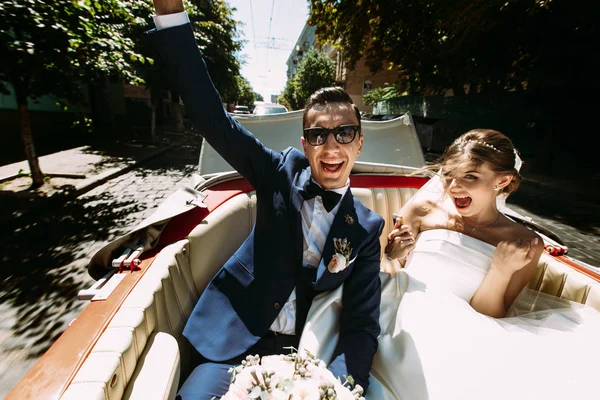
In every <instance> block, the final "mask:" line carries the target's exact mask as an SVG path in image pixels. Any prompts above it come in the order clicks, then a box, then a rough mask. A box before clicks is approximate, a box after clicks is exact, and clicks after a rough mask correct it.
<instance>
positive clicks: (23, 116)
mask: <svg viewBox="0 0 600 400" xmlns="http://www.w3.org/2000/svg"><path fill="white" fill-rule="evenodd" d="M15 92H16V93H15V94H16V98H17V104H18V106H19V134H20V135H21V140H22V141H23V147H24V150H25V156H26V157H27V161H28V162H29V169H30V170H31V179H32V180H33V183H32V184H31V188H32V189H36V188H38V187H40V186H42V185H43V184H44V174H42V170H41V169H40V163H39V161H38V157H37V154H36V153H35V145H34V143H33V136H32V135H31V114H30V113H29V106H28V105H27V96H24V95H23V94H22V93H20V92H19V90H18V89H17V88H16V86H15Z"/></svg>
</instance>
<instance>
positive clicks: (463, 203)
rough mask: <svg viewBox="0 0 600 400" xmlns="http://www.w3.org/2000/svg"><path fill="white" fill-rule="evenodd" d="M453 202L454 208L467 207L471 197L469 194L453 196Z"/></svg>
mask: <svg viewBox="0 0 600 400" xmlns="http://www.w3.org/2000/svg"><path fill="white" fill-rule="evenodd" d="M454 204H455V205H456V208H467V207H469V204H471V198H470V197H469V196H455V197H454Z"/></svg>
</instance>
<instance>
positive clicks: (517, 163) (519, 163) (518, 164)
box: [456, 139, 523, 172]
mask: <svg viewBox="0 0 600 400" xmlns="http://www.w3.org/2000/svg"><path fill="white" fill-rule="evenodd" d="M460 143H464V144H467V143H475V144H478V145H481V146H486V147H489V148H490V149H492V150H494V151H497V152H498V153H501V151H500V150H498V149H497V148H496V147H495V146H494V145H491V144H489V143H487V142H484V141H483V140H475V139H470V140H459V141H458V142H456V144H460ZM513 153H515V165H514V166H513V168H514V169H515V170H516V171H517V172H519V171H520V170H521V166H522V165H523V160H521V157H519V154H517V149H515V148H513Z"/></svg>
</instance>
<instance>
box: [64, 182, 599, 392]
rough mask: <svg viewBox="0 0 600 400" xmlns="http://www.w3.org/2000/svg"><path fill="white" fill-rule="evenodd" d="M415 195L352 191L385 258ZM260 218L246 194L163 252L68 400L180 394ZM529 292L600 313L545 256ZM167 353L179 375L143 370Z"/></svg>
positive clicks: (592, 294) (575, 277)
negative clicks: (208, 305)
mask: <svg viewBox="0 0 600 400" xmlns="http://www.w3.org/2000/svg"><path fill="white" fill-rule="evenodd" d="M415 192H416V189H396V188H374V189H364V188H352V193H353V194H354V195H355V196H356V197H357V198H358V199H359V200H360V201H361V202H362V203H363V204H364V205H365V206H366V207H368V208H370V209H371V210H373V211H374V212H376V213H377V214H379V215H381V216H382V217H383V218H384V220H385V228H384V230H383V232H382V234H381V237H380V242H381V249H382V255H383V249H384V248H385V245H386V244H387V239H386V238H387V235H388V234H389V232H390V231H391V230H392V228H393V222H392V214H393V213H395V212H398V211H399V210H400V209H401V208H402V207H403V206H404V205H405V204H406V203H407V202H408V201H409V199H410V198H411V197H412V196H413V194H414V193H415ZM255 218H256V195H255V193H254V192H251V193H247V194H240V195H237V196H235V197H234V198H232V199H231V200H229V201H228V202H227V203H225V204H223V205H222V206H220V207H218V208H217V209H216V210H214V211H213V212H212V213H211V214H210V215H208V216H207V217H206V219H205V220H204V221H202V222H201V223H200V224H198V226H197V227H196V228H195V229H194V230H193V231H192V232H191V233H190V234H189V235H188V237H187V238H186V239H184V240H181V241H179V242H176V243H173V244H171V245H169V246H167V247H165V248H164V249H162V250H161V252H160V253H159V254H158V255H157V257H156V258H155V260H154V262H153V263H152V266H151V268H150V269H149V270H148V271H147V272H146V274H145V275H144V276H143V277H142V279H141V280H140V282H139V283H138V284H137V286H136V287H135V288H133V290H132V292H131V294H130V295H129V296H128V298H127V299H126V300H125V302H124V303H123V305H122V307H121V308H120V309H119V310H118V312H117V313H116V315H115V317H114V318H113V320H112V321H111V322H110V324H109V326H108V328H107V329H106V331H105V332H104V333H103V334H102V336H101V337H100V340H99V341H98V342H97V344H96V345H95V347H94V348H93V349H92V352H91V354H90V355H89V357H88V358H87V359H86V361H85V362H84V364H83V366H82V368H81V370H80V371H79V372H78V373H77V375H76V376H75V378H74V380H73V383H72V385H71V387H69V388H68V390H67V392H66V393H65V396H63V399H71V398H78V394H80V393H82V390H83V391H85V392H86V396H85V398H90V399H95V398H102V399H121V398H122V397H123V396H124V395H125V396H126V397H128V398H138V397H139V396H140V394H139V393H143V395H141V396H142V397H143V398H150V397H145V396H149V394H147V393H150V392H147V391H146V390H145V388H144V387H142V386H139V382H138V381H145V380H146V379H150V380H152V376H153V375H155V374H158V375H160V376H161V377H168V379H166V380H163V381H161V382H163V383H162V384H160V385H158V386H160V387H161V388H162V389H158V388H157V386H156V385H155V386H152V387H153V388H154V389H153V390H152V391H151V392H152V393H154V395H153V396H151V398H160V399H162V398H170V396H172V392H173V390H174V389H173V388H174V387H178V386H179V384H180V382H176V381H177V380H178V379H179V376H181V378H182V379H184V378H185V377H187V376H188V375H189V373H190V372H191V370H192V368H193V367H194V365H196V359H195V356H197V353H196V352H195V350H193V349H192V348H191V345H190V344H189V343H188V341H187V340H186V339H185V338H184V337H183V336H182V331H183V327H184V325H185V323H186V321H187V319H188V317H189V315H190V314H191V312H192V309H193V307H194V305H195V303H196V301H197V300H198V298H199V295H200V294H201V293H202V291H203V290H204V289H205V288H206V286H207V285H208V283H209V282H210V280H211V279H212V277H213V276H214V275H215V273H216V272H217V271H218V270H219V268H220V267H221V266H222V265H223V264H224V263H225V262H226V261H227V259H228V258H229V257H230V256H231V255H232V254H233V253H234V252H235V250H236V249H237V248H239V246H240V245H241V244H242V242H243V241H244V240H245V239H246V238H247V237H248V235H249V234H250V232H251V230H252V227H253V225H254V220H255ZM529 287H530V288H532V289H534V290H538V291H540V292H544V293H547V294H551V295H554V296H558V297H561V298H564V299H568V300H572V301H575V302H579V303H583V304H588V305H590V306H592V307H594V308H596V309H598V310H600V283H598V282H596V281H595V280H593V279H592V278H589V277H587V276H585V275H583V274H580V273H577V272H576V271H574V270H573V269H571V268H569V267H568V266H566V265H564V264H562V263H561V262H559V261H557V260H555V259H553V258H552V257H550V256H548V255H546V254H544V255H543V256H542V258H541V259H540V262H539V265H538V268H537V270H536V272H535V274H534V276H533V277H532V279H531V281H530V284H529ZM159 332H162V333H164V334H165V335H168V337H172V339H173V340H174V342H172V343H177V345H178V346H177V347H178V350H177V354H175V352H174V351H173V349H172V348H171V347H170V346H171V344H172V343H169V340H168V339H166V338H165V337H163V336H161V337H160V338H159V337H158V336H156V335H157V333H159ZM151 338H153V339H151ZM156 338H159V339H160V340H157V339H156ZM169 349H170V350H169ZM163 351H164V352H165V354H168V355H169V357H170V358H169V357H168V359H169V360H174V359H177V360H178V363H180V367H181V371H180V372H179V370H177V371H175V370H174V369H173V366H172V363H167V362H165V363H158V364H160V365H157V368H156V369H155V368H153V367H152V368H150V367H144V365H145V364H153V363H152V361H151V360H154V359H155V356H154V355H155V354H159V355H160V354H162V352H163ZM179 360H180V362H179ZM144 368H146V369H144ZM134 376H135V377H136V378H133V377H134ZM157 382H158V381H157ZM157 382H154V383H157ZM148 387H150V386H148ZM161 390H162V392H161ZM79 398H82V397H79Z"/></svg>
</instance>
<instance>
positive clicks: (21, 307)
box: [0, 144, 199, 399]
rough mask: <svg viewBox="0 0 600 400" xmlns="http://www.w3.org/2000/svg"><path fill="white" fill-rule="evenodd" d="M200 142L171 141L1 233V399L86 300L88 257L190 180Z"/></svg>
mask: <svg viewBox="0 0 600 400" xmlns="http://www.w3.org/2000/svg"><path fill="white" fill-rule="evenodd" d="M198 154H199V148H198V146H197V145H194V144H190V145H186V146H183V147H180V148H176V149H174V150H172V151H170V152H168V153H166V154H164V155H163V156H161V157H160V158H157V159H154V160H152V161H150V162H148V163H147V164H144V165H143V166H141V167H139V168H136V169H135V170H133V171H131V172H129V173H127V174H125V175H122V176H120V177H118V178H116V179H114V180H111V181H108V182H106V183H105V184H104V185H101V186H99V187H97V188H95V189H94V190H92V191H90V192H88V193H86V194H84V195H82V196H80V197H79V198H77V199H75V200H73V201H70V202H68V203H66V204H64V205H61V206H60V207H59V208H57V209H52V210H47V211H46V212H44V214H43V215H37V216H36V217H35V218H30V219H29V220H28V221H24V224H23V225H22V226H21V227H20V228H19V229H16V230H14V231H11V232H2V233H0V243H2V246H3V251H2V255H1V257H2V268H0V278H1V279H0V280H1V281H2V282H3V283H2V285H1V287H0V399H3V398H4V397H5V396H6V394H7V393H8V392H9V391H10V389H12V387H14V385H15V384H16V383H17V382H18V381H19V380H20V379H21V378H22V377H23V375H25V373H26V372H27V371H28V370H29V368H31V366H32V365H33V364H34V363H35V362H36V361H37V359H38V358H39V357H40V356H41V355H42V354H43V353H44V352H45V351H46V350H47V348H48V347H49V346H50V344H52V343H53V342H54V341H55V340H56V338H57V337H58V336H59V335H60V334H61V333H62V332H63V331H64V329H65V328H66V327H67V325H68V324H69V322H70V321H72V320H73V319H74V318H75V317H76V316H77V315H78V314H79V313H80V312H81V310H82V308H83V307H84V306H85V305H86V302H83V301H79V300H77V299H76V296H77V292H78V291H79V290H81V289H84V288H87V287H89V286H90V285H91V284H92V283H93V281H92V279H91V278H90V277H89V276H88V274H87V272H86V265H87V261H88V260H89V256H90V255H91V254H93V253H94V252H96V251H97V250H99V249H100V248H101V247H102V246H104V245H105V244H106V243H108V242H110V241H111V240H113V239H114V238H116V237H118V236H119V235H121V234H124V233H126V232H127V230H128V228H129V227H132V226H135V225H137V224H138V223H139V222H140V221H141V220H143V219H144V218H146V217H147V216H148V215H149V214H151V213H152V210H153V209H154V208H155V207H157V206H158V205H159V204H160V203H161V202H162V200H163V199H164V198H165V197H167V196H168V195H169V194H170V193H172V192H173V191H175V190H176V188H177V187H178V186H180V185H183V184H186V183H188V179H189V176H190V174H191V173H192V172H194V171H195V168H196V165H197V163H198Z"/></svg>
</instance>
